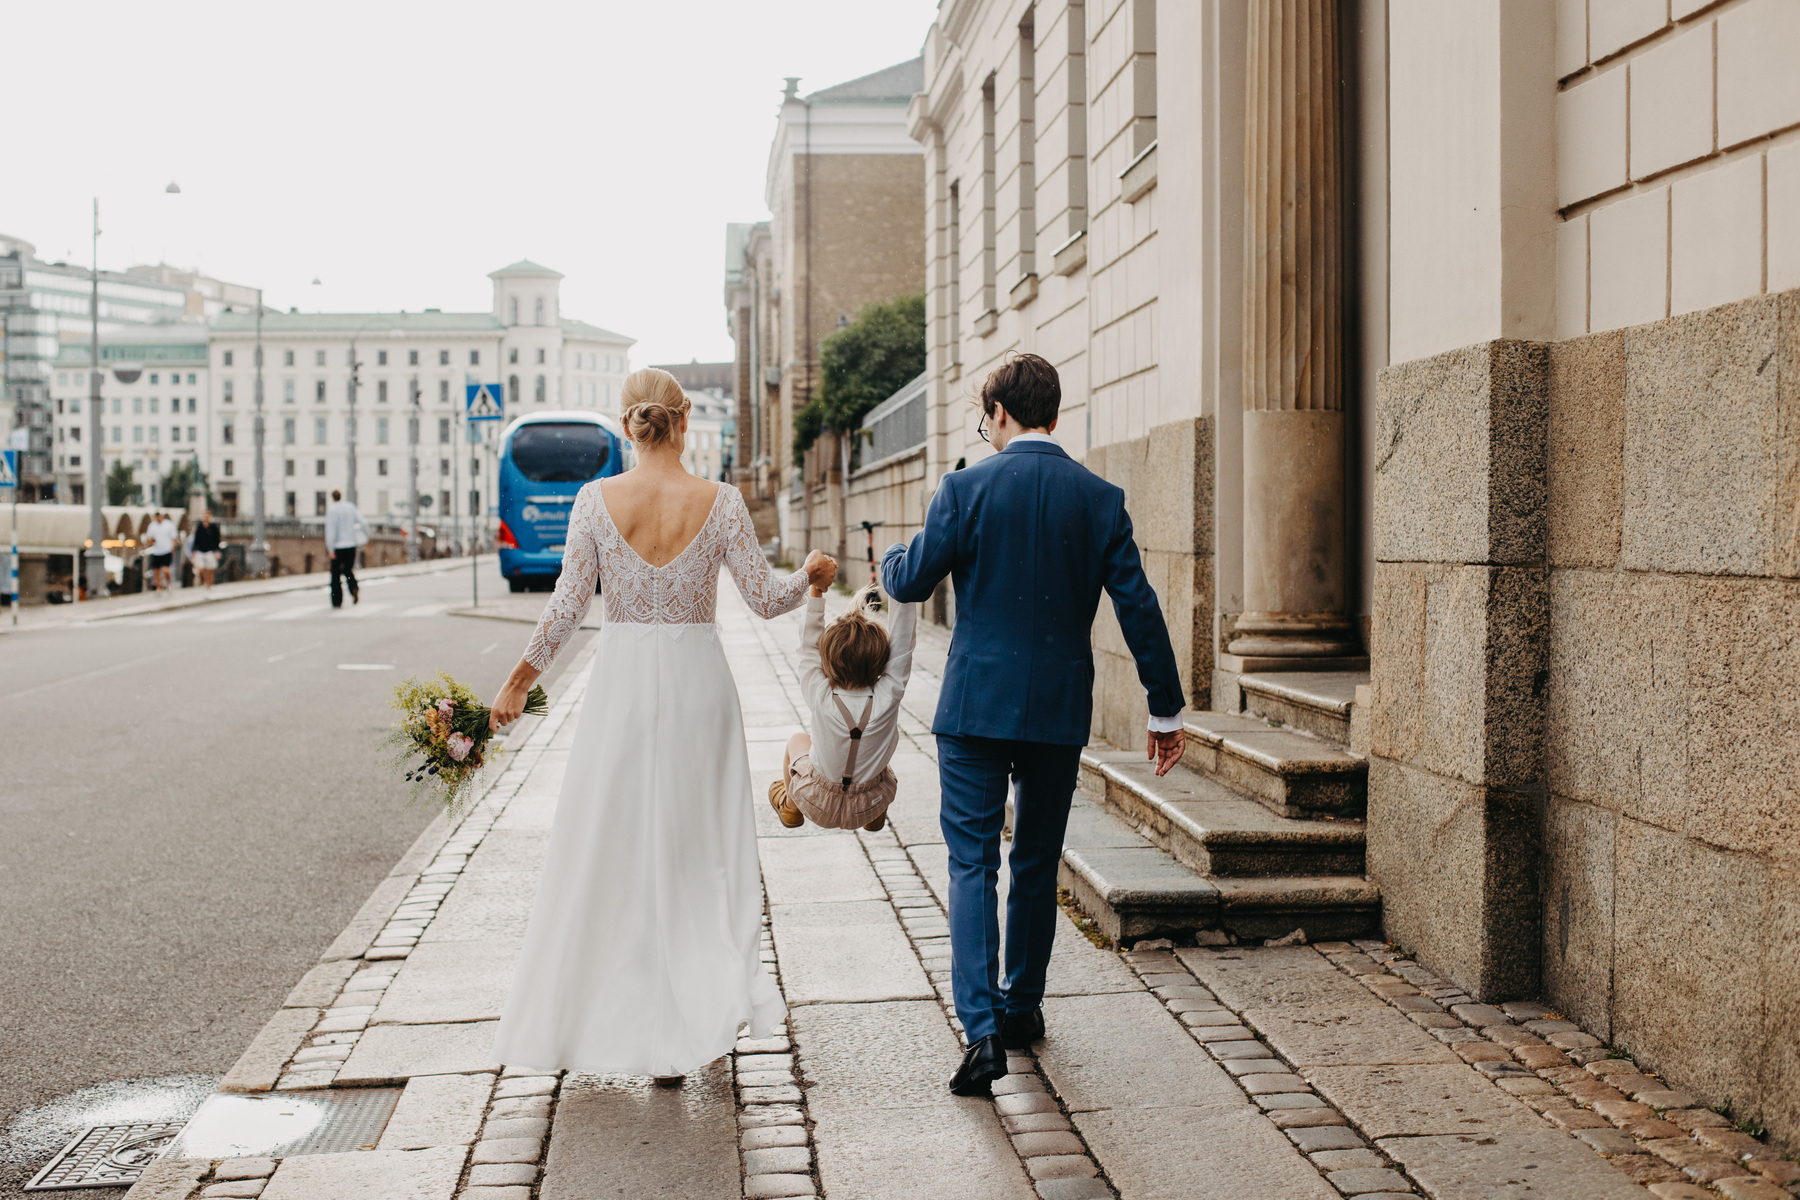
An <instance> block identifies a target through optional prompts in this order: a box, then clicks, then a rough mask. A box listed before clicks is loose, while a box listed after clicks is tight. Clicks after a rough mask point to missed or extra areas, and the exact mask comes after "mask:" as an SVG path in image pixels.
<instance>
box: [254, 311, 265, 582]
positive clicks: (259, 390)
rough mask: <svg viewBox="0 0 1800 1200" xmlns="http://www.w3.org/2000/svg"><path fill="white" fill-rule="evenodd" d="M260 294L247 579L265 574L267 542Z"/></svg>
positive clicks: (257, 315) (259, 577)
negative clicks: (253, 489) (253, 487)
mask: <svg viewBox="0 0 1800 1200" xmlns="http://www.w3.org/2000/svg"><path fill="white" fill-rule="evenodd" d="M262 318H263V294H262V289H261V288H257V289H256V421H255V423H254V425H253V426H252V429H253V431H254V432H253V435H252V436H253V437H254V438H255V441H256V499H255V507H254V508H253V509H252V510H251V511H252V513H253V514H254V520H255V525H254V526H253V528H252V530H251V534H250V576H251V578H253V579H261V578H262V577H263V576H264V575H267V574H268V573H269V539H268V531H267V530H266V529H265V527H264V524H263V520H264V514H263V437H264V427H263V345H262Z"/></svg>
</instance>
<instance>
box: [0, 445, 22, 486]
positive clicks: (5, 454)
mask: <svg viewBox="0 0 1800 1200" xmlns="http://www.w3.org/2000/svg"><path fill="white" fill-rule="evenodd" d="M18 486H19V452H18V451H17V450H0V487H4V488H9V487H18Z"/></svg>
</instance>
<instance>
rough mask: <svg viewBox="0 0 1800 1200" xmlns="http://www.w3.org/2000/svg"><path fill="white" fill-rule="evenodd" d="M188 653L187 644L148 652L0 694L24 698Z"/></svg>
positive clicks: (6, 697) (13, 698)
mask: <svg viewBox="0 0 1800 1200" xmlns="http://www.w3.org/2000/svg"><path fill="white" fill-rule="evenodd" d="M187 653H190V651H189V649H188V648H187V647H186V646H179V647H177V648H175V649H173V650H164V651H163V652H162V653H160V654H148V655H145V656H144V657H143V658H134V659H132V660H131V661H129V662H122V663H114V664H113V665H112V666H110V667H101V668H99V669H98V670H95V671H87V672H84V673H83V674H80V675H70V676H68V677H67V678H65V679H52V680H51V681H50V682H49V683H40V684H38V685H37V686H36V687H28V688H26V689H25V690H24V691H22V692H11V693H9V694H7V695H5V696H0V700H23V699H24V698H25V697H26V696H32V695H36V694H37V693H38V692H42V691H47V690H48V689H50V688H53V687H61V686H62V685H63V684H65V683H85V682H86V681H88V680H90V679H98V678H99V677H100V676H102V675H110V674H112V673H113V672H114V671H124V670H128V669H130V668H131V667H141V666H143V665H144V664H145V663H150V662H156V661H157V660H158V659H163V658H173V657H174V656H175V655H177V654H187Z"/></svg>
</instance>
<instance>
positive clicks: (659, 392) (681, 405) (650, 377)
mask: <svg viewBox="0 0 1800 1200" xmlns="http://www.w3.org/2000/svg"><path fill="white" fill-rule="evenodd" d="M619 401H620V403H621V404H623V405H624V407H625V411H624V413H623V415H622V418H621V419H622V420H623V421H624V422H625V436H626V437H629V438H630V439H631V440H632V441H633V442H635V443H636V444H637V445H639V446H656V445H660V444H661V443H663V442H667V441H671V440H673V439H674V437H675V436H676V434H678V433H679V432H680V431H681V418H682V417H684V416H686V415H687V411H688V409H690V408H692V407H693V403H692V402H691V401H690V400H689V399H688V398H687V393H686V392H683V391H682V390H681V385H680V384H679V383H677V382H675V377H674V376H673V375H671V374H669V373H668V372H667V371H664V370H662V369H660V368H658V367H645V368H643V369H642V370H639V371H633V372H632V373H631V374H630V375H627V376H626V377H625V389H624V390H623V391H621V392H620V393H619Z"/></svg>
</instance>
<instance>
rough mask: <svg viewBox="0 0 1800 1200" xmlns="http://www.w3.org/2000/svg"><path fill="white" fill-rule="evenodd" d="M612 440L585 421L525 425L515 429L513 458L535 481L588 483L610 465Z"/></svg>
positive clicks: (602, 431) (526, 474)
mask: <svg viewBox="0 0 1800 1200" xmlns="http://www.w3.org/2000/svg"><path fill="white" fill-rule="evenodd" d="M611 453H612V442H611V439H609V438H608V437H607V436H606V431H605V430H604V429H602V428H601V427H600V426H598V425H591V424H587V423H585V422H583V423H576V422H570V423H569V424H567V425H562V424H551V423H548V422H546V423H542V424H531V425H521V426H519V428H518V429H516V430H514V431H513V437H512V461H513V465H514V466H515V467H517V468H518V469H519V474H521V475H523V476H525V478H526V479H529V480H530V481H531V482H533V483H586V482H587V481H588V480H590V479H592V478H594V477H595V476H597V475H599V474H600V472H601V471H602V470H604V469H605V467H606V460H607V458H608V457H610V455H611Z"/></svg>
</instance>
